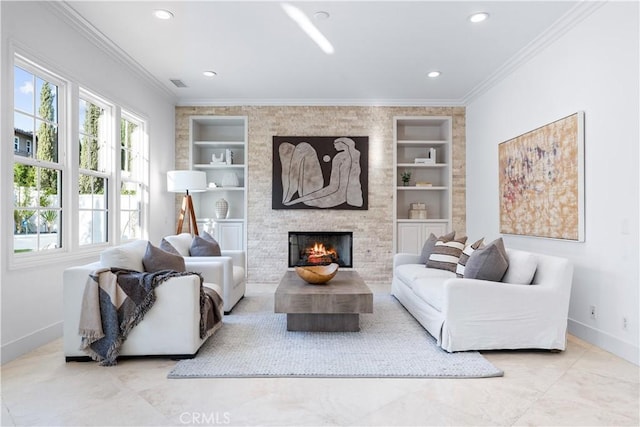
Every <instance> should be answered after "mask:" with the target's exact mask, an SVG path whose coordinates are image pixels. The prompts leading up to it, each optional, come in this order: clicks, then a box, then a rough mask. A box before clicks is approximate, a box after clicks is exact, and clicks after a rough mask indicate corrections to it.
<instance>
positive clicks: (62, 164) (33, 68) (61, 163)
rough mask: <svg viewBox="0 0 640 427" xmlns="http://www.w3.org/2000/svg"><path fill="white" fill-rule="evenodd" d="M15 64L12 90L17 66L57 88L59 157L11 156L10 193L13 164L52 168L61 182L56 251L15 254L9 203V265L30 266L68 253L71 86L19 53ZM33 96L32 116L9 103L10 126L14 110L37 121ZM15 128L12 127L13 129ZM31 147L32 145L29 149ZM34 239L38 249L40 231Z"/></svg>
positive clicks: (12, 205)
mask: <svg viewBox="0 0 640 427" xmlns="http://www.w3.org/2000/svg"><path fill="white" fill-rule="evenodd" d="M13 59H14V62H13V64H12V66H11V76H10V77H11V86H12V88H13V87H14V85H15V76H14V69H15V67H16V66H17V67H20V68H22V69H23V70H25V71H27V72H29V73H31V74H33V75H34V76H36V77H39V78H41V79H43V80H46V81H48V82H50V83H52V84H55V85H56V87H57V111H56V113H57V122H56V124H57V127H58V146H57V154H58V161H57V162H48V161H43V160H39V159H36V158H35V156H34V157H25V156H19V155H16V154H15V153H13V156H12V160H11V168H10V170H11V179H10V188H11V189H12V194H13V185H14V184H13V182H14V181H13V165H14V164H16V163H20V164H24V165H29V166H34V167H36V168H41V167H45V168H51V169H55V170H59V171H60V174H61V179H60V182H59V186H60V194H61V197H60V201H59V204H60V206H59V207H57V208H52V209H53V210H57V211H58V212H59V215H61V220H60V230H59V231H58V232H59V233H60V235H59V239H58V242H59V243H60V246H59V247H57V248H52V249H46V250H45V249H39V250H36V251H32V252H26V253H16V252H15V249H16V245H15V234H14V229H13V226H14V222H13V210H14V208H15V204H14V202H13V198H11V204H10V205H9V206H10V209H11V211H10V212H9V215H10V218H11V220H10V221H7V225H8V226H9V227H10V229H9V230H8V231H10V233H8V235H10V236H12V237H11V244H10V245H9V249H10V251H11V265H12V266H13V265H22V264H27V265H29V264H32V263H33V262H39V261H40V260H42V259H55V258H56V257H57V256H59V254H60V253H63V252H68V251H69V242H70V241H69V236H68V234H67V233H65V231H64V230H65V229H66V228H67V223H68V220H69V213H70V209H69V206H70V204H69V203H68V198H67V197H66V196H65V194H66V193H68V189H69V179H68V178H69V177H68V176H67V175H68V163H67V159H68V155H67V150H68V142H69V139H68V135H69V132H68V124H69V121H68V115H67V105H68V104H67V93H68V89H69V86H70V83H69V81H68V80H66V79H64V78H62V77H61V76H59V75H57V74H55V73H54V72H52V71H50V70H48V69H45V68H44V67H42V66H40V65H38V64H36V63H35V62H33V61H30V60H28V59H27V58H26V57H24V56H22V55H19V54H15V55H14V57H13ZM35 101H37V100H35V94H34V111H33V113H30V112H25V111H21V110H16V108H15V102H14V100H13V98H12V102H11V123H12V124H13V121H14V115H15V112H16V111H20V112H21V113H23V114H28V115H30V116H32V117H34V120H37V119H36V117H37V107H36V105H35ZM13 127H14V128H15V126H13ZM36 131H37V129H35V128H34V134H35V132H36ZM32 147H33V146H32ZM36 234H37V236H36V239H37V242H38V246H40V243H39V242H40V232H39V231H38V233H36Z"/></svg>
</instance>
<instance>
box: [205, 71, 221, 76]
mask: <svg viewBox="0 0 640 427" xmlns="http://www.w3.org/2000/svg"><path fill="white" fill-rule="evenodd" d="M202 74H204V75H205V76H207V77H214V76H217V75H218V73H216V72H215V71H203V72H202Z"/></svg>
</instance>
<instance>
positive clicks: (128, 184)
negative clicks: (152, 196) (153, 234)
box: [120, 112, 149, 240]
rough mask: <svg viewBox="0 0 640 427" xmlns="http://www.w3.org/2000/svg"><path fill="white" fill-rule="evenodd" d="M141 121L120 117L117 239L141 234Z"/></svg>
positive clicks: (144, 160)
mask: <svg viewBox="0 0 640 427" xmlns="http://www.w3.org/2000/svg"><path fill="white" fill-rule="evenodd" d="M144 135H145V132H144V123H143V122H142V121H141V120H139V119H136V118H134V117H133V116H132V115H131V114H128V113H126V112H124V113H122V119H121V120H120V179H121V181H120V238H121V239H122V240H128V239H139V238H141V237H142V223H143V220H142V219H143V217H144V215H143V214H144V211H143V206H144V205H145V203H144V202H145V199H146V195H147V186H146V182H147V178H146V177H147V176H148V170H149V160H148V157H147V155H146V153H147V150H146V149H145V140H144Z"/></svg>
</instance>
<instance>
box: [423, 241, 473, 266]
mask: <svg viewBox="0 0 640 427" xmlns="http://www.w3.org/2000/svg"><path fill="white" fill-rule="evenodd" d="M466 242H467V237H466V236H464V237H461V238H459V239H455V240H449V241H448V242H445V241H442V240H440V239H438V241H437V242H436V244H435V246H434V247H433V252H431V255H429V261H427V268H437V269H439V270H447V271H451V272H453V273H455V272H456V267H457V266H458V260H459V259H460V255H461V254H462V250H463V249H464V244H465V243H466Z"/></svg>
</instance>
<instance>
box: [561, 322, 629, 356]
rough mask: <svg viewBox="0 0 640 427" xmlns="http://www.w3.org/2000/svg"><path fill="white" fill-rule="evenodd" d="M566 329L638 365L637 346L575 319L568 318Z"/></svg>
mask: <svg viewBox="0 0 640 427" xmlns="http://www.w3.org/2000/svg"><path fill="white" fill-rule="evenodd" d="M567 330H568V332H569V333H570V334H571V335H574V336H576V337H578V338H580V339H582V340H585V341H587V342H588V343H590V344H593V345H595V346H598V347H600V348H602V349H603V350H606V351H608V352H610V353H613V354H615V355H616V356H619V357H621V358H623V359H625V360H627V361H629V362H631V363H633V364H635V365H638V366H640V348H638V346H635V345H633V344H631V343H629V342H626V341H623V340H621V339H620V338H617V337H614V336H612V335H609V334H607V333H606V332H602V331H600V330H598V329H595V328H593V327H591V326H589V325H585V324H584V323H581V322H578V321H576V320H571V319H569V322H568V325H567Z"/></svg>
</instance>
